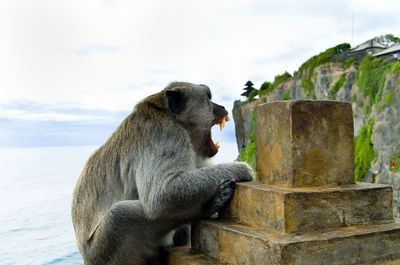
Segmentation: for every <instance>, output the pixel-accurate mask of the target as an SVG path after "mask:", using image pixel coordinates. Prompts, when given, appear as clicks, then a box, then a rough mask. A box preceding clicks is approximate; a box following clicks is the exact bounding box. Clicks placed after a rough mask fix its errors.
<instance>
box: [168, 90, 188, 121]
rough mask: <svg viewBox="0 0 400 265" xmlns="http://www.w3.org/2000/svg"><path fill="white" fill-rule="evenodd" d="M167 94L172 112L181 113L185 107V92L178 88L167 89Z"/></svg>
mask: <svg viewBox="0 0 400 265" xmlns="http://www.w3.org/2000/svg"><path fill="white" fill-rule="evenodd" d="M165 96H166V97H167V99H168V107H169V109H170V110H171V112H172V113H174V114H175V115H179V114H180V113H181V112H182V111H183V110H184V108H185V98H184V96H183V93H182V92H180V91H177V90H167V91H165Z"/></svg>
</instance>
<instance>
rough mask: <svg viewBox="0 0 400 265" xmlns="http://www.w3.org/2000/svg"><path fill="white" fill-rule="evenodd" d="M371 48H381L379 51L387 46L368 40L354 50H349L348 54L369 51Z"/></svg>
mask: <svg viewBox="0 0 400 265" xmlns="http://www.w3.org/2000/svg"><path fill="white" fill-rule="evenodd" d="M371 48H381V49H386V48H387V46H385V45H383V44H381V43H379V42H377V41H376V40H375V39H370V40H367V41H366V42H363V43H361V44H360V45H358V46H357V47H355V48H354V49H351V50H350V52H358V51H362V50H366V49H371Z"/></svg>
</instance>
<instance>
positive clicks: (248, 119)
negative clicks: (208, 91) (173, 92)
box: [233, 45, 400, 217]
mask: <svg viewBox="0 0 400 265" xmlns="http://www.w3.org/2000/svg"><path fill="white" fill-rule="evenodd" d="M338 47H340V45H339V46H337V47H334V48H331V49H328V50H327V51H325V52H323V53H321V54H320V55H318V56H314V57H313V58H311V59H310V60H309V61H307V62H306V63H304V64H303V65H302V66H301V67H300V68H299V71H297V72H295V73H294V75H293V76H291V75H289V74H288V73H285V74H284V75H280V76H276V78H275V81H274V82H273V83H269V82H265V83H264V84H263V86H262V87H261V89H260V90H259V91H258V95H257V96H256V97H255V98H253V99H251V100H250V101H246V102H240V101H236V102H235V104H234V109H233V117H234V120H235V127H236V137H237V144H238V149H239V152H240V155H239V160H244V161H247V162H249V163H250V164H251V165H252V166H253V168H255V148H254V114H253V110H254V107H255V106H256V105H258V104H262V103H266V102H273V101H282V100H287V99H316V100H338V101H346V102H351V103H352V109H353V119H354V135H355V141H354V142H355V178H356V180H357V181H366V182H373V183H382V184H390V185H392V186H393V190H394V201H393V212H394V216H395V217H400V141H399V140H400V138H399V135H400V62H391V63H389V62H387V61H385V60H383V59H377V58H375V57H373V56H370V55H369V56H366V57H365V58H364V59H363V60H362V61H361V62H358V61H357V60H354V59H351V58H350V59H348V60H346V61H345V60H343V59H341V58H340V56H338V57H335V55H336V54H339V53H340V52H342V51H341V50H338V49H337V48H338ZM332 49H336V51H335V50H332ZM328 51H334V52H330V53H329V54H327V52H328ZM257 97H258V98H257Z"/></svg>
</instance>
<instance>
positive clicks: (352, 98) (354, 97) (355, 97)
mask: <svg viewBox="0 0 400 265" xmlns="http://www.w3.org/2000/svg"><path fill="white" fill-rule="evenodd" d="M356 101H357V94H356V93H354V94H353V96H351V102H356Z"/></svg>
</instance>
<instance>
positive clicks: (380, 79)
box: [356, 55, 389, 104]
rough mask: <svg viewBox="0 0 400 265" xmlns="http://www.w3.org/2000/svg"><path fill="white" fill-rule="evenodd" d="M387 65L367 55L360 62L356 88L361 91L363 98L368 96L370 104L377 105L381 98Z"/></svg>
mask: <svg viewBox="0 0 400 265" xmlns="http://www.w3.org/2000/svg"><path fill="white" fill-rule="evenodd" d="M388 66H389V64H388V63H387V62H386V61H385V60H383V59H377V58H374V57H373V56H372V55H368V56H366V57H365V58H364V60H362V62H361V64H360V67H359V68H358V71H357V75H356V82H357V85H358V87H359V88H360V89H361V90H362V91H363V94H364V96H367V95H368V96H369V99H370V102H371V104H373V103H378V102H379V100H380V99H381V97H382V91H383V86H384V84H385V80H386V75H385V71H386V70H387V69H388Z"/></svg>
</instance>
